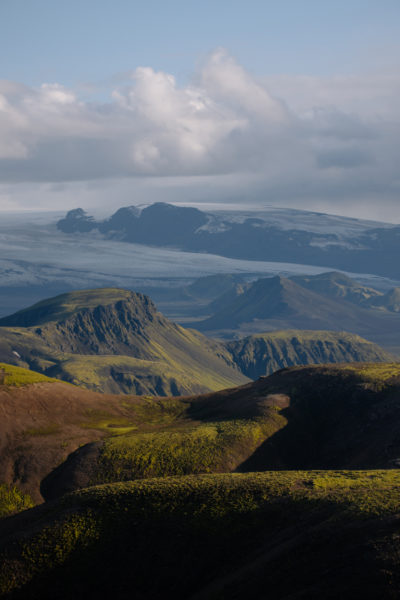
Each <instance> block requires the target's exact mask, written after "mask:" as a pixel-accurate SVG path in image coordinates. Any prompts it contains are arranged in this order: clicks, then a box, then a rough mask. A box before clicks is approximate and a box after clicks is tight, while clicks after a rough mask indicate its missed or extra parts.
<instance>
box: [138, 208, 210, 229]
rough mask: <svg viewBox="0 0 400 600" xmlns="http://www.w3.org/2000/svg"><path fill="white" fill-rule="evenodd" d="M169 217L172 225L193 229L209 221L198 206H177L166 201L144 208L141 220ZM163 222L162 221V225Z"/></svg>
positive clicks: (156, 219) (168, 219)
mask: <svg viewBox="0 0 400 600" xmlns="http://www.w3.org/2000/svg"><path fill="white" fill-rule="evenodd" d="M160 218H162V219H167V223H170V224H171V225H175V226H176V225H179V226H181V227H185V228H189V229H191V230H194V229H197V228H198V227H201V226H202V225H204V224H205V223H207V216H206V215H205V213H203V212H202V211H201V210H199V209H198V208H193V207H189V206H175V205H174V204H167V203H166V202H156V203H155V204H151V205H150V206H147V207H146V208H144V209H143V210H142V213H141V220H142V221H143V222H147V221H148V220H149V219H150V220H151V221H152V222H154V221H158V219H160ZM162 224H163V223H160V225H162Z"/></svg>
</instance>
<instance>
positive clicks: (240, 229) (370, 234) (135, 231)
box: [57, 202, 400, 278]
mask: <svg viewBox="0 0 400 600" xmlns="http://www.w3.org/2000/svg"><path fill="white" fill-rule="evenodd" d="M296 212H297V213H298V217H299V218H298V219H297V220H296V214H295V213H296ZM308 214H309V215H311V217H313V218H309V219H308V220H307V219H305V218H304V215H307V213H306V211H289V210H288V215H289V216H288V223H285V220H284V215H285V213H282V215H281V219H277V218H270V217H269V213H268V212H264V213H263V212H261V211H259V212H254V213H253V214H251V213H249V212H243V211H242V212H241V211H237V212H236V213H235V211H231V212H229V211H220V212H218V211H214V212H212V213H211V212H203V211H201V210H198V209H197V208H191V207H182V206H174V205H171V204H166V203H161V202H160V203H156V204H153V205H151V206H148V207H146V208H143V209H142V210H140V209H139V208H138V207H135V206H129V207H124V208H120V209H119V210H118V211H117V212H116V213H114V214H113V215H112V216H111V217H110V218H109V219H106V220H104V221H95V220H94V219H93V218H92V217H91V216H89V215H87V214H86V212H85V211H84V210H83V209H81V208H78V209H74V210H72V211H69V212H68V213H67V215H66V217H65V218H64V219H61V220H60V221H59V222H58V224H57V227H58V228H59V229H60V230H61V231H63V232H64V233H78V232H79V233H82V234H85V233H88V232H90V231H92V230H98V231H99V232H100V233H102V234H103V235H104V236H106V237H108V238H111V239H118V240H121V241H126V242H133V243H138V244H147V245H152V246H162V247H170V248H171V247H172V248H179V249H181V250H186V251H191V252H200V251H201V252H209V253H214V254H219V255H221V256H226V257H230V258H241V259H247V260H258V261H275V262H289V263H301V264H308V265H318V266H325V267H332V268H335V269H340V270H345V271H353V272H358V273H376V274H379V275H384V276H386V277H392V278H400V266H399V262H398V260H397V257H398V254H399V250H400V226H398V225H396V226H395V225H393V226H390V225H388V224H384V223H382V224H379V223H372V222H371V223H369V224H368V222H366V221H359V220H357V219H346V218H340V217H333V216H331V217H329V216H328V215H323V214H321V215H319V216H318V214H316V213H308ZM318 219H319V221H318ZM310 222H311V224H310ZM318 222H319V223H320V226H319V227H318V226H317V224H318Z"/></svg>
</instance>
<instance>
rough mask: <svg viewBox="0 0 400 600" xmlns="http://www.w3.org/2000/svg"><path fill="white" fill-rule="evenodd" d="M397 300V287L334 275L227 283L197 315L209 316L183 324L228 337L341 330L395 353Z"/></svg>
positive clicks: (399, 342) (399, 339)
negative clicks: (379, 287)
mask: <svg viewBox="0 0 400 600" xmlns="http://www.w3.org/2000/svg"><path fill="white" fill-rule="evenodd" d="M399 298H400V289H399V288H394V289H392V290H390V291H388V292H387V293H383V292H380V291H378V290H375V289H373V288H371V287H367V286H363V285H361V284H359V283H358V282H356V281H355V280H353V279H351V278H349V277H347V276H346V275H344V274H342V273H337V272H330V273H323V274H321V275H315V276H296V277H291V278H285V277H279V276H277V277H268V278H262V279H258V280H256V281H254V282H245V281H243V282H242V283H238V282H236V283H233V282H232V281H231V280H227V281H226V291H225V292H224V293H222V294H221V296H219V297H217V298H215V299H214V300H212V301H211V302H209V303H208V305H206V306H204V305H202V306H201V307H200V310H199V311H198V314H201V313H203V314H204V313H205V314H208V315H210V313H211V316H209V317H208V318H206V319H203V320H196V321H192V322H188V323H186V325H188V326H192V327H196V328H197V329H199V330H200V331H203V332H206V333H207V335H213V336H217V337H218V336H219V337H221V336H222V337H227V338H229V337H233V336H235V335H236V336H237V335H238V334H239V335H240V334H241V335H242V336H243V335H247V334H249V333H258V332H260V333H261V332H266V331H273V330H278V329H279V330H283V329H311V330H313V329H315V330H318V329H324V330H331V331H343V330H345V331H351V332H353V333H357V334H359V335H362V336H363V337H366V338H367V339H370V340H372V341H374V342H376V343H379V344H381V345H383V346H384V347H385V348H386V349H387V350H388V351H392V352H398V353H399V352H400V313H399V303H398V302H399ZM212 313H214V314H212Z"/></svg>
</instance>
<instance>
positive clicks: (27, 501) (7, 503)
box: [0, 483, 33, 519]
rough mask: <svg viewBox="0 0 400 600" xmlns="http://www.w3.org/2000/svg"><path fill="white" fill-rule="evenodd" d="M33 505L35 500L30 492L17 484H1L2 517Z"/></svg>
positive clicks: (0, 511)
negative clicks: (26, 492) (23, 491)
mask: <svg viewBox="0 0 400 600" xmlns="http://www.w3.org/2000/svg"><path fill="white" fill-rule="evenodd" d="M32 507H33V501H32V499H31V498H30V497H29V495H28V494H23V493H22V492H21V491H20V490H19V489H18V488H17V487H15V486H9V485H6V484H5V483H1V484H0V519H2V518H3V517H8V516H9V515H12V514H14V513H17V512H21V511H22V510H26V509H27V508H32Z"/></svg>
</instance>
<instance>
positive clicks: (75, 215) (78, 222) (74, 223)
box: [57, 208, 98, 233]
mask: <svg viewBox="0 0 400 600" xmlns="http://www.w3.org/2000/svg"><path fill="white" fill-rule="evenodd" d="M96 227H98V223H96V221H95V220H94V218H93V217H92V216H90V215H88V214H87V212H86V211H85V210H83V208H74V209H72V210H70V211H69V212H67V214H66V216H65V218H64V219H60V221H58V223H57V229H59V230H60V231H63V232H64V233H75V232H78V231H79V232H86V231H91V230H92V229H96Z"/></svg>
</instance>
